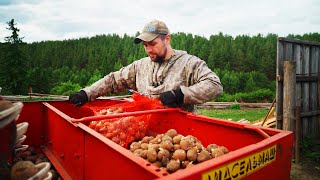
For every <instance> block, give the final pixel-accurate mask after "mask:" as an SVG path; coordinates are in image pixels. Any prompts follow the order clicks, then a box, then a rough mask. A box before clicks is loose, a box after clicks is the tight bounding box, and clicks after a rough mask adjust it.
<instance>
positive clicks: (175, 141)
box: [172, 134, 183, 144]
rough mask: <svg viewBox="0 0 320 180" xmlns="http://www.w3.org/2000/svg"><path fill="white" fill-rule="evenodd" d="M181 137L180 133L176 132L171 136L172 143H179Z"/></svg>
mask: <svg viewBox="0 0 320 180" xmlns="http://www.w3.org/2000/svg"><path fill="white" fill-rule="evenodd" d="M182 138H183V136H182V135H181V134H178V135H176V136H174V137H173V138H172V142H173V144H180V140H181V139H182Z"/></svg>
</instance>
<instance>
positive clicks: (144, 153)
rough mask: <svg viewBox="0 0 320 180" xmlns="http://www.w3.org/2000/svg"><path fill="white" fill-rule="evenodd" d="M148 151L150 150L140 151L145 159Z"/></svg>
mask: <svg viewBox="0 0 320 180" xmlns="http://www.w3.org/2000/svg"><path fill="white" fill-rule="evenodd" d="M147 153H148V150H142V151H141V153H140V157H142V158H143V159H147Z"/></svg>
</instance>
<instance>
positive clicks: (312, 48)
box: [276, 38, 320, 143]
mask: <svg viewBox="0 0 320 180" xmlns="http://www.w3.org/2000/svg"><path fill="white" fill-rule="evenodd" d="M276 90H277V96H276V102H277V104H276V113H277V128H278V129H285V130H290V131H294V132H295V139H296V143H297V140H298V142H299V139H300V138H305V137H314V138H319V137H320V44H319V43H313V42H307V41H302V40H295V39H287V38H278V42H277V89H276Z"/></svg>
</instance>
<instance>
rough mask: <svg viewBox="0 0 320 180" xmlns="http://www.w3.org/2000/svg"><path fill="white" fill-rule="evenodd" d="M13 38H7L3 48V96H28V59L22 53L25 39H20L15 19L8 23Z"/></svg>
mask: <svg viewBox="0 0 320 180" xmlns="http://www.w3.org/2000/svg"><path fill="white" fill-rule="evenodd" d="M7 24H8V26H9V27H8V28H7V29H8V30H10V31H12V33H11V36H8V37H5V43H4V44H3V46H2V48H1V57H2V58H1V63H0V86H1V87H2V88H3V90H2V91H3V94H26V93H27V91H28V88H27V86H26V81H25V75H26V62H27V58H26V56H25V55H24V53H23V52H22V51H21V46H23V44H24V43H23V41H22V39H23V38H20V37H19V34H18V32H19V31H20V30H19V29H18V28H17V27H16V23H15V22H14V19H12V20H11V21H9V22H7Z"/></svg>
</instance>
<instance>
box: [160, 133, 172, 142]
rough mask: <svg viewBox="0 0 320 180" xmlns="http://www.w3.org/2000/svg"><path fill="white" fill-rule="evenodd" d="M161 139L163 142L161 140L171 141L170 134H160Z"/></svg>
mask: <svg viewBox="0 0 320 180" xmlns="http://www.w3.org/2000/svg"><path fill="white" fill-rule="evenodd" d="M161 140H162V142H163V141H170V142H172V138H171V137H170V136H168V135H166V134H165V135H163V136H162V138H161Z"/></svg>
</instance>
